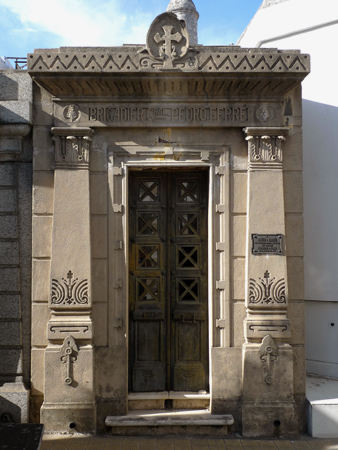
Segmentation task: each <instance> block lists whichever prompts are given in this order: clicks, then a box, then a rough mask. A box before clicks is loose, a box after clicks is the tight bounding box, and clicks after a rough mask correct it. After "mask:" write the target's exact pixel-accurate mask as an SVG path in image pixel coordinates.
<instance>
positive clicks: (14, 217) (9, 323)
mask: <svg viewBox="0 0 338 450" xmlns="http://www.w3.org/2000/svg"><path fill="white" fill-rule="evenodd" d="M31 113H32V82H31V78H30V77H29V75H28V74H27V73H26V72H23V71H22V72H21V71H15V70H2V71H0V422H9V421H14V422H27V421H28V420H29V386H30V339H31V332H30V329H31V312H30V298H31V296H30V290H31V208H32V201H31V193H32V141H31Z"/></svg>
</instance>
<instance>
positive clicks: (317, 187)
mask: <svg viewBox="0 0 338 450" xmlns="http://www.w3.org/2000/svg"><path fill="white" fill-rule="evenodd" d="M337 124H338V107H334V106H330V105H325V104H322V103H316V102H311V101H309V100H303V133H304V144H303V160H304V172H303V174H304V239H305V299H306V300H326V301H337V300H338V297H337V292H338V277H337V267H338V239H337V224H338V196H337V191H338V177H337V167H338V152H337V142H338V126H337Z"/></svg>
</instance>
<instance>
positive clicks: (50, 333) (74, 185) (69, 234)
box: [41, 128, 96, 432]
mask: <svg viewBox="0 0 338 450" xmlns="http://www.w3.org/2000/svg"><path fill="white" fill-rule="evenodd" d="M52 134H53V136H54V137H53V139H54V142H55V175H54V182H55V190H54V192H55V194H54V215H53V234H52V258H51V280H50V296H49V307H50V309H51V313H52V314H51V319H50V321H49V322H48V328H47V337H48V340H49V345H48V347H47V349H46V353H45V401H44V404H43V406H42V410H41V415H42V422H43V423H44V424H45V428H46V430H47V431H64V430H67V429H68V430H72V429H73V430H76V431H79V432H82V431H86V432H88V431H95V422H96V420H95V416H96V414H95V401H94V400H95V397H94V376H93V344H92V336H93V329H92V320H91V309H92V299H91V246H90V201H89V200H90V199H89V155H90V142H91V135H92V130H91V129H90V128H52Z"/></svg>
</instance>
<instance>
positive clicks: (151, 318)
mask: <svg viewBox="0 0 338 450" xmlns="http://www.w3.org/2000/svg"><path fill="white" fill-rule="evenodd" d="M207 203H208V172H207V171H206V170H188V171H161V170H146V171H145V170H142V171H131V172H130V178H129V207H130V208H129V211H130V212H129V214H130V215H129V233H130V243H129V270H130V275H129V276H130V278H129V390H130V392H155V391H165V390H174V391H198V390H207V391H208V390H209V369H208V360H209V357H208V286H207V280H208V273H207V271H208V247H207V246H208V244H207V243H208V239H207V217H208V205H207Z"/></svg>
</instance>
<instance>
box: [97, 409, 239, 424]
mask: <svg viewBox="0 0 338 450" xmlns="http://www.w3.org/2000/svg"><path fill="white" fill-rule="evenodd" d="M233 423H234V418H233V417H232V416H231V415H230V414H211V412H210V411H209V410H184V411H182V410H180V411H163V410H153V411H130V412H129V413H128V414H127V415H126V416H108V417H106V420H105V424H106V426H108V427H162V426H228V425H232V424H233Z"/></svg>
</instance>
